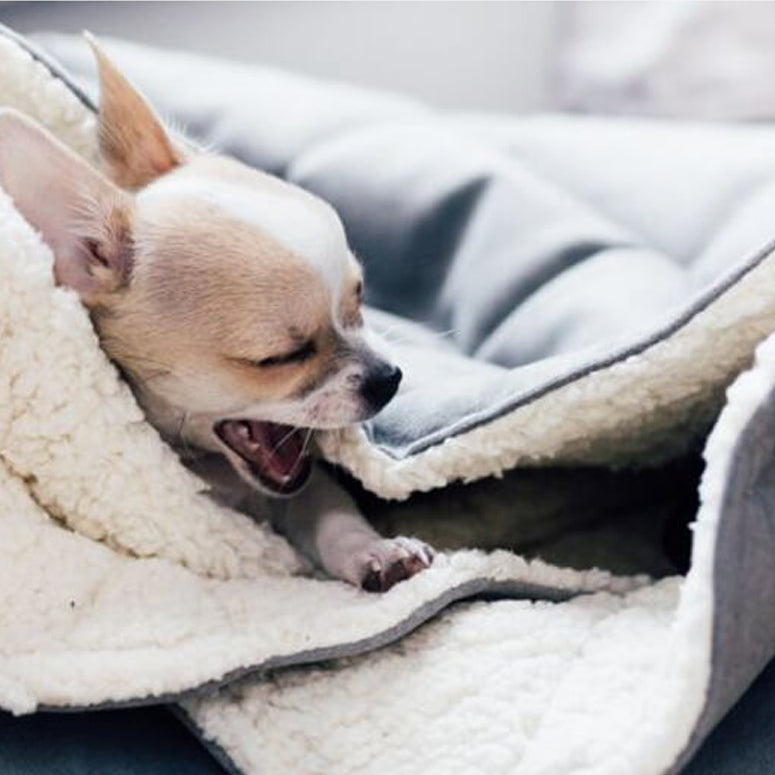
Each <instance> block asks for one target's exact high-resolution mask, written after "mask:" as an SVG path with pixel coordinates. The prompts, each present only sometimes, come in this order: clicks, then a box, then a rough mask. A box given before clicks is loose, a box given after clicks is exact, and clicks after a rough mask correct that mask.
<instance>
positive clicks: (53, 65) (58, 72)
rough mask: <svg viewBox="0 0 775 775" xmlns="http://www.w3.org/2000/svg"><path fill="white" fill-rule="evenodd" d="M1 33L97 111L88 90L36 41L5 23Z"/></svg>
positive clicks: (92, 109) (89, 107) (85, 104)
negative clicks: (31, 41) (87, 92)
mask: <svg viewBox="0 0 775 775" xmlns="http://www.w3.org/2000/svg"><path fill="white" fill-rule="evenodd" d="M0 35H2V36H4V37H6V38H9V39H10V40H12V41H13V42H14V43H16V45H17V46H19V48H23V49H24V50H25V51H26V52H27V53H28V54H29V55H30V56H31V57H32V58H33V59H35V60H36V61H38V62H40V63H41V64H42V65H43V66H44V67H46V68H47V69H48V71H49V72H50V73H51V75H53V76H54V77H55V78H58V79H59V80H60V81H62V82H63V83H64V84H65V85H66V86H67V88H68V89H70V91H71V92H72V93H73V94H74V95H75V96H76V97H77V98H78V100H79V101H80V102H81V104H83V105H84V107H86V108H88V109H89V110H91V111H92V113H96V112H97V110H98V108H97V105H95V103H94V101H93V100H92V99H91V97H89V95H88V94H86V92H85V91H84V90H83V89H82V88H81V87H80V86H79V85H78V84H77V83H76V82H75V81H74V80H73V79H72V78H71V77H70V76H69V75H68V74H67V73H66V72H65V70H64V68H63V67H62V66H61V65H60V64H59V63H58V62H56V61H55V60H54V59H52V58H51V57H50V56H49V55H48V54H46V53H45V52H44V51H42V50H41V49H40V48H38V47H37V46H36V45H35V44H34V43H30V41H29V40H28V39H27V38H25V37H23V36H22V35H19V34H18V33H16V32H14V31H13V30H12V29H10V28H9V27H6V26H5V25H4V24H0Z"/></svg>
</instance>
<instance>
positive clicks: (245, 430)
mask: <svg viewBox="0 0 775 775" xmlns="http://www.w3.org/2000/svg"><path fill="white" fill-rule="evenodd" d="M237 434H238V435H239V436H240V437H241V438H243V439H245V440H246V441H250V426H249V425H248V424H247V423H246V422H241V423H240V424H239V425H238V426H237Z"/></svg>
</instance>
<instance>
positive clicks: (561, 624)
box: [183, 336, 775, 775]
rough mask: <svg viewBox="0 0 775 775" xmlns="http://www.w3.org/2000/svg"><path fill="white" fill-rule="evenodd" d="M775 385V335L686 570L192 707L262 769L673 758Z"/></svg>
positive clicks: (662, 766)
mask: <svg viewBox="0 0 775 775" xmlns="http://www.w3.org/2000/svg"><path fill="white" fill-rule="evenodd" d="M773 385H775V336H772V337H770V338H769V339H768V340H767V341H766V343H765V344H763V345H762V346H761V347H760V348H759V349H758V351H757V358H756V366H755V368H754V369H752V370H751V371H749V372H747V373H745V374H743V375H742V376H741V377H740V378H739V379H738V380H737V381H736V382H735V384H734V385H733V387H732V388H731V389H730V391H729V394H728V404H727V406H726V408H725V409H724V411H723V413H722V415H721V418H720V419H719V421H718V423H717V424H716V426H715V428H714V431H713V433H712V435H711V437H710V439H709V441H708V444H707V447H706V451H705V459H706V463H707V467H706V470H705V474H704V476H703V481H702V485H701V498H702V506H701V509H700V511H699V513H698V516H697V522H696V524H695V526H694V533H695V544H694V551H693V558H692V569H691V572H690V573H689V575H688V577H687V578H686V579H685V580H682V579H680V578H670V579H665V580H663V581H661V582H659V583H656V584H654V585H650V586H647V587H645V588H640V589H637V590H634V591H632V592H630V593H628V594H625V595H623V596H622V595H612V594H610V593H608V592H600V593H597V594H594V595H588V596H583V597H577V598H575V599H573V600H570V601H568V602H565V603H559V604H558V603H545V602H534V603H531V602H527V601H502V602H496V603H481V602H480V603H468V604H464V605H462V606H459V607H457V608H455V609H453V610H450V611H448V612H446V613H445V614H444V615H442V616H441V617H439V618H438V619H436V620H435V621H434V622H433V623H431V624H429V625H427V626H426V627H424V628H423V629H422V630H421V631H419V632H417V633H415V634H413V635H411V636H410V637H408V638H405V639H404V640H403V641H402V642H401V643H399V644H397V645H395V646H391V647H389V648H387V649H384V650H382V651H381V652H378V653H375V654H370V655H368V656H362V657H358V658H356V659H350V660H340V661H338V662H336V663H333V664H328V665H326V667H325V668H323V669H321V668H318V667H311V668H304V669H298V668H297V669H293V670H288V671H284V672H281V673H280V674H278V675H276V676H275V677H273V678H272V679H270V680H255V679H250V678H248V679H245V680H243V681H241V682H237V683H235V684H232V685H230V686H228V687H225V688H223V689H221V690H218V691H214V692H213V693H212V694H211V695H210V696H207V695H200V696H198V697H197V698H194V699H191V700H187V701H185V702H184V703H183V706H184V708H185V709H186V711H187V713H188V714H190V717H191V719H192V720H193V722H194V723H195V724H197V725H198V726H199V727H200V728H201V729H202V731H203V732H204V734H205V735H206V736H207V737H208V738H209V739H210V740H211V741H212V743H213V744H214V745H215V746H217V747H218V748H220V749H222V750H223V751H225V752H227V753H228V756H229V757H230V758H231V759H232V760H233V761H234V762H235V763H236V765H237V767H239V768H240V769H242V770H243V771H245V772H248V773H256V774H258V773H262V774H263V773H269V772H272V773H275V772H277V773H304V775H313V774H314V775H322V774H323V773H331V772H336V773H337V774H338V775H350V774H352V775H355V773H358V775H363V774H365V773H382V772H391V773H397V775H414V774H415V773H418V772H422V773H427V774H428V775H448V773H461V774H462V773H465V774H466V775H471V774H473V773H482V774H484V773H487V774H488V775H490V774H494V773H503V774H504V775H505V773H509V775H550V774H551V775H582V773H583V775H622V773H627V775H659V774H661V773H663V772H666V771H667V770H668V769H669V767H670V766H671V765H672V764H673V763H674V762H675V761H676V759H677V757H678V756H679V754H680V753H681V751H682V750H683V748H684V747H685V746H686V745H687V742H688V740H689V737H690V734H691V732H692V730H693V728H694V726H695V724H696V722H697V719H698V716H699V714H700V713H701V711H702V709H703V705H704V702H705V695H706V691H707V687H708V682H709V679H710V670H711V648H712V622H713V603H714V601H713V559H714V548H715V541H716V534H717V528H718V524H719V516H720V514H721V508H722V503H723V498H724V483H725V482H727V481H728V477H727V474H728V471H729V467H730V465H731V462H732V460H733V458H734V443H735V441H736V440H737V439H738V438H739V436H740V433H741V432H742V430H743V429H744V428H745V427H746V425H747V424H748V423H749V422H750V420H751V417H752V416H753V413H754V411H755V410H756V409H757V408H758V407H760V406H761V405H762V403H763V402H764V401H765V400H766V399H767V396H768V393H769V391H771V390H772V388H773ZM289 741H293V743H292V744H289Z"/></svg>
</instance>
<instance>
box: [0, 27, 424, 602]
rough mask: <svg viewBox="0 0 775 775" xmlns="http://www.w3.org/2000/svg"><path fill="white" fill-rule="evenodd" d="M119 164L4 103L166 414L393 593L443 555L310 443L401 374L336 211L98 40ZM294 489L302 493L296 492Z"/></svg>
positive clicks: (379, 402) (165, 433) (6, 158)
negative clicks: (191, 133)
mask: <svg viewBox="0 0 775 775" xmlns="http://www.w3.org/2000/svg"><path fill="white" fill-rule="evenodd" d="M87 40H88V42H89V44H90V46H91V48H92V50H93V52H94V55H95V58H96V61H97V67H98V71H99V81H100V108H99V118H98V122H99V126H98V131H99V150H100V160H101V165H100V169H96V168H94V167H93V166H91V165H89V164H88V163H87V162H86V161H84V160H83V159H81V158H80V157H78V156H77V155H76V154H75V153H73V152H72V151H71V150H69V149H68V148H67V147H66V146H65V145H64V144H63V143H61V142H60V141H59V140H57V139H56V138H54V137H53V136H52V135H51V134H50V133H49V132H48V131H46V130H45V129H44V128H43V127H41V126H40V125H38V124H37V123H35V122H34V121H32V120H30V119H29V118H27V117H25V116H24V115H22V114H20V113H18V112H15V111H13V110H11V109H4V110H2V111H0V183H2V187H3V189H4V190H5V191H6V192H7V193H8V194H9V195H10V196H11V197H12V199H13V200H14V204H15V206H16V207H17V209H18V210H19V211H20V212H21V214H22V215H23V216H24V217H25V219H26V220H27V221H28V222H29V223H30V224H31V225H32V226H33V227H34V228H35V229H36V230H37V231H38V232H39V233H40V234H41V236H42V238H43V240H44V241H45V242H46V243H47V244H48V245H49V247H50V248H51V249H52V252H53V254H54V277H55V281H56V283H57V284H58V285H61V286H64V287H67V288H69V289H72V290H73V291H75V292H76V293H77V294H78V296H79V298H80V300H81V301H82V303H83V304H84V305H85V306H86V308H87V309H88V311H89V313H90V316H91V318H92V321H93V323H94V326H95V330H96V332H97V335H98V337H99V339H100V342H101V345H102V347H103V349H104V350H105V352H106V353H107V355H108V356H109V357H110V358H111V360H112V361H113V362H114V363H115V364H116V365H117V367H118V368H119V370H120V371H121V373H122V374H123V375H124V376H125V377H126V379H127V381H128V382H129V384H130V385H131V387H132V389H133V391H134V394H135V396H136V398H137V400H138V402H139V404H140V405H141V407H142V408H143V410H144V412H145V414H146V416H147V418H148V420H149V422H150V423H151V424H152V425H154V426H155V427H156V429H157V430H158V431H159V433H160V434H161V436H162V437H163V438H164V439H165V440H166V441H167V442H168V443H170V444H171V445H172V446H173V447H174V448H175V449H176V450H177V451H178V453H179V454H180V456H181V458H182V459H183V460H184V462H185V463H186V464H187V465H188V466H189V467H190V468H191V469H192V470H194V471H195V472H196V473H197V474H199V475H200V476H201V477H202V478H203V479H204V480H205V481H206V482H207V484H208V486H209V488H210V492H211V494H212V495H213V496H214V497H216V498H217V499H219V500H220V501H221V502H223V503H225V504H226V505H229V506H231V507H233V508H237V509H240V510H243V511H245V512H247V513H249V514H252V515H254V516H262V517H263V516H266V514H267V512H270V517H271V520H272V523H273V525H274V526H275V528H276V529H277V530H278V531H279V532H281V533H283V534H285V535H286V536H287V537H288V539H289V540H290V541H291V543H292V544H293V545H294V546H295V547H296V548H297V549H298V550H299V551H300V552H301V553H302V554H304V555H306V556H307V557H308V558H309V559H310V560H311V561H312V562H313V563H314V564H315V565H316V566H318V567H319V568H321V569H322V570H323V571H325V572H326V573H328V574H329V575H330V576H332V577H334V578H337V579H341V580H343V581H347V582H349V583H351V584H354V585H357V586H359V587H362V588H363V589H366V590H369V591H384V590H387V589H389V588H390V587H391V586H393V585H394V584H395V583H397V582H398V581H401V580H403V579H406V578H408V577H410V576H413V575H414V574H416V573H418V572H420V571H422V570H423V569H425V568H427V567H428V566H429V565H430V564H431V563H432V561H433V552H432V550H431V549H430V547H428V546H427V545H426V544H425V543H423V542H421V541H419V540H416V539H413V538H405V537H397V538H382V537H381V536H380V535H379V534H378V533H377V532H376V531H375V530H374V529H373V528H372V527H371V526H370V525H369V523H368V522H367V521H366V520H365V519H364V517H363V516H362V515H361V514H360V513H359V511H358V509H357V507H356V506H355V504H354V502H353V500H352V499H351V498H350V496H349V495H348V494H347V492H346V491H345V490H344V489H343V488H342V487H340V486H339V485H338V484H337V483H336V482H335V481H334V480H333V478H332V477H331V476H330V474H329V473H328V472H327V471H326V470H324V469H323V468H322V467H321V466H320V465H319V464H316V463H314V461H313V457H312V453H311V451H310V442H311V436H312V435H313V433H314V431H315V430H317V429H326V428H338V427H343V426H346V425H349V424H353V423H357V422H360V421H363V420H366V419H368V418H370V417H372V416H373V415H375V414H376V413H377V412H379V411H380V410H381V409H382V408H383V407H384V406H385V405H386V404H387V403H388V402H389V401H390V400H391V399H392V398H393V396H394V395H395V393H396V391H397V389H398V385H399V382H400V380H401V376H402V375H401V371H400V369H399V368H398V367H397V366H395V365H394V364H393V363H392V362H390V360H389V359H388V358H387V357H386V356H385V355H384V353H383V352H382V351H381V350H380V347H379V345H378V344H377V343H376V340H375V338H374V337H373V336H372V335H371V334H370V333H369V332H368V331H367V330H366V328H365V327H364V323H363V316H362V311H361V306H362V300H363V275H362V271H361V268H360V266H359V264H358V262H357V261H356V260H355V258H354V257H353V254H352V252H351V251H350V249H349V248H348V244H347V238H346V235H345V231H344V228H343V226H342V223H341V221H340V219H339V217H338V216H337V214H336V212H335V211H334V210H333V209H332V208H331V207H330V206H329V205H328V204H327V203H325V202H323V201H322V200H320V199H318V198H317V197H315V196H313V195H312V194H311V193H309V192H307V191H305V190H303V189H301V188H298V187H296V186H293V185H291V184H289V183H287V182H284V181H282V180H281V179H279V178H276V177H273V176H270V175H268V174H265V173H263V172H260V171H258V170H255V169H251V168H249V167H247V166H245V165H243V164H241V163H240V162H238V161H236V160H234V159H231V158H228V157H226V156H221V155H217V154H215V153H210V152H206V151H203V150H201V149H199V148H197V147H196V146H194V144H193V143H191V142H190V141H188V140H186V139H185V138H183V137H182V136H180V135H177V134H174V133H172V132H171V131H170V130H168V129H167V128H166V127H165V126H164V125H163V123H162V122H161V121H160V119H159V118H158V116H157V115H156V113H155V112H154V110H153V108H152V107H151V106H150V104H149V103H148V102H147V100H146V99H145V98H144V97H143V96H142V95H141V94H140V93H139V92H138V91H137V90H136V89H135V88H134V87H133V86H132V85H131V84H130V83H129V81H128V80H127V79H126V78H125V77H124V75H123V74H122V73H121V72H120V71H119V70H118V69H117V68H116V66H115V65H114V64H113V63H112V62H111V61H110V60H109V58H108V57H107V56H106V54H105V53H104V51H103V49H102V47H101V46H100V44H99V43H98V42H97V41H96V40H95V39H94V38H93V37H91V36H88V35H87ZM291 496H292V497H291Z"/></svg>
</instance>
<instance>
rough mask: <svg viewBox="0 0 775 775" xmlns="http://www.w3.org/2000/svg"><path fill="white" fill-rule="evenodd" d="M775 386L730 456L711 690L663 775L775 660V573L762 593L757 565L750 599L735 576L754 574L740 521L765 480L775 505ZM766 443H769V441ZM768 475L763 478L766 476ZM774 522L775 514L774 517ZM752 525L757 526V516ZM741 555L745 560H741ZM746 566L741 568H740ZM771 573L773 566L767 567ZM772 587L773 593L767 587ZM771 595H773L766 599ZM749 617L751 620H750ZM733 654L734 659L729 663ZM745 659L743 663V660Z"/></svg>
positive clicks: (717, 551)
mask: <svg viewBox="0 0 775 775" xmlns="http://www.w3.org/2000/svg"><path fill="white" fill-rule="evenodd" d="M774 434H775V385H771V386H770V389H769V392H768V394H767V397H766V398H765V399H764V400H763V401H762V402H761V403H760V404H759V406H758V408H757V409H756V411H754V412H753V414H752V415H751V418H750V419H749V421H748V423H747V424H746V426H745V428H743V430H742V431H741V432H740V434H739V435H738V437H737V439H736V440H735V443H734V446H733V448H732V451H731V452H730V457H731V460H732V465H731V466H730V471H729V477H728V479H727V482H726V483H725V488H724V497H723V501H722V506H721V517H720V520H719V524H718V528H717V535H716V543H715V546H714V557H713V634H712V638H713V643H712V653H711V673H710V681H709V684H708V687H707V693H706V697H705V704H704V707H703V710H702V712H701V714H700V715H699V717H698V719H697V722H696V725H695V727H694V731H693V732H692V734H691V737H690V738H689V741H688V743H687V744H686V747H685V748H684V750H683V751H682V752H681V754H680V755H679V756H678V758H677V759H676V761H675V762H674V764H673V765H672V766H671V767H670V768H668V769H667V770H665V772H664V773H663V775H677V774H678V773H679V772H680V771H681V769H683V767H685V766H686V764H687V763H688V762H689V760H690V759H691V758H692V756H693V755H694V754H695V753H696V752H697V749H698V748H699V747H700V745H701V744H702V743H703V741H704V740H705V739H706V738H707V737H708V735H709V734H710V733H711V732H712V731H713V729H714V727H715V726H716V725H717V724H718V723H719V722H720V721H721V720H722V719H723V717H724V716H725V715H726V713H727V712H728V711H729V709H730V708H731V707H732V706H733V705H734V704H735V703H736V702H737V701H738V700H739V699H740V697H741V696H742V695H743V694H744V693H745V691H746V690H747V689H748V687H749V686H750V685H751V684H752V683H753V681H754V680H755V679H756V677H757V676H758V675H759V674H760V673H761V671H762V670H763V669H764V668H765V667H766V665H767V663H768V662H769V661H770V660H771V659H772V658H773V657H775V640H773V639H772V638H762V635H761V629H763V628H764V626H765V623H766V622H768V621H769V630H770V633H769V634H770V635H771V634H772V633H773V632H775V620H773V617H772V611H771V605H772V599H773V591H775V569H773V570H770V571H769V578H768V579H765V580H764V581H766V582H769V583H767V584H763V585H762V586H763V589H759V588H758V587H759V584H758V576H759V575H760V574H761V572H762V571H761V569H758V574H757V568H756V567H755V566H754V568H753V570H754V575H755V576H757V579H754V581H753V586H756V587H757V593H758V594H759V595H760V596H759V597H757V599H756V600H754V601H750V599H749V596H748V595H746V592H747V590H746V589H745V587H744V585H742V584H741V583H740V579H739V577H737V576H736V573H738V571H739V573H744V574H746V576H750V569H749V568H748V567H747V566H746V561H747V559H748V558H747V557H746V556H745V552H741V551H740V549H741V542H743V543H744V542H745V541H746V539H747V540H748V541H751V540H757V539H758V537H757V536H752V535H751V531H750V529H748V530H747V529H745V526H744V525H743V526H742V529H741V523H743V522H744V520H745V519H746V517H749V516H750V510H751V508H753V507H754V504H755V501H756V498H755V497H754V493H756V495H757V496H759V497H762V496H764V497H766V494H765V493H762V492H761V488H762V487H763V484H762V480H766V483H768V484H769V496H770V500H769V502H770V503H772V502H775V477H772V476H771V475H770V474H771V469H772V465H773V461H775V457H773V455H772V452H773V438H775V435H774ZM765 440H766V441H765ZM765 466H769V467H767V468H765ZM763 472H764V475H762V473H763ZM770 517H771V518H773V519H775V514H771V515H770ZM750 521H753V522H754V523H756V522H757V521H758V520H757V519H756V517H755V516H754V517H753V518H752V519H751V520H749V522H750ZM763 527H765V531H766V535H765V536H764V537H763V538H761V539H759V540H760V542H761V543H763V542H764V541H766V540H767V539H769V541H768V544H769V548H771V547H772V545H773V534H772V532H771V530H769V528H771V526H769V525H768V526H763ZM741 555H742V556H741ZM741 563H742V567H741ZM765 570H769V568H767V569H765ZM767 587H769V589H768V588H767ZM730 589H732V590H734V591H737V592H739V593H741V594H742V595H743V596H744V598H745V599H746V600H748V601H749V604H750V606H751V607H750V608H749V607H748V606H746V605H745V601H743V604H741V601H740V600H738V599H737V597H736V596H735V595H734V594H732V595H730V592H729V590H730ZM767 592H769V593H770V594H769V595H767ZM746 614H748V617H746ZM746 618H748V621H749V622H750V621H751V620H754V621H756V622H757V623H758V628H757V629H758V630H759V632H758V635H759V637H757V638H756V639H754V640H753V642H749V643H747V646H748V648H747V651H746V652H741V650H740V649H739V648H738V649H734V648H733V646H734V643H735V642H736V641H738V639H739V637H740V634H741V631H743V629H744V627H745V624H746ZM730 655H733V657H734V658H733V659H732V660H731V662H730ZM741 657H742V659H741Z"/></svg>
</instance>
